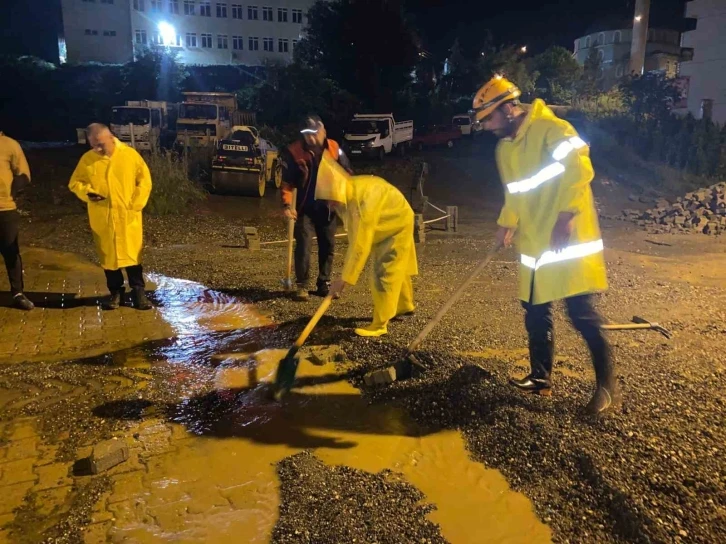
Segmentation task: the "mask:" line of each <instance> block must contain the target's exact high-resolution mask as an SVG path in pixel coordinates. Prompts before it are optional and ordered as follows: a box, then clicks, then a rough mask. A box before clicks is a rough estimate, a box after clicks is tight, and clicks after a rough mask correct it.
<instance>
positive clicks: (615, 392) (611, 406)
mask: <svg viewBox="0 0 726 544" xmlns="http://www.w3.org/2000/svg"><path fill="white" fill-rule="evenodd" d="M622 405H623V399H622V396H621V394H620V387H618V385H617V384H616V383H613V384H611V385H609V386H604V385H598V386H597V389H596V390H595V394H594V395H593V396H592V398H591V399H590V402H588V403H587V406H585V413H586V414H588V415H591V416H599V415H601V414H603V413H605V412H613V411H617V410H620V408H622Z"/></svg>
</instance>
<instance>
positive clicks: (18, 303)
mask: <svg viewBox="0 0 726 544" xmlns="http://www.w3.org/2000/svg"><path fill="white" fill-rule="evenodd" d="M13 308H17V309H18V310H25V311H26V312H29V311H30V310H32V309H33V308H35V304H33V303H32V302H30V300H28V297H26V296H25V295H24V294H23V293H18V294H17V295H15V296H14V297H13Z"/></svg>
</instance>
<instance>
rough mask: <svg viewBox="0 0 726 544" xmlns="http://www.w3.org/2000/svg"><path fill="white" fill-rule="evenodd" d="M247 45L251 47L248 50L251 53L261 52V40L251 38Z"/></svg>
mask: <svg viewBox="0 0 726 544" xmlns="http://www.w3.org/2000/svg"><path fill="white" fill-rule="evenodd" d="M247 45H248V46H249V47H248V49H249V50H250V51H259V50H260V40H259V38H250V39H249V40H248V43H247Z"/></svg>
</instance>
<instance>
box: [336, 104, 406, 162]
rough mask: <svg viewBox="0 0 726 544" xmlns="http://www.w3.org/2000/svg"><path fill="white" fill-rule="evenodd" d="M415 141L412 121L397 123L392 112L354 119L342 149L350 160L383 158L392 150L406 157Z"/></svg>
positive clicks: (346, 131)
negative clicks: (408, 149) (363, 157)
mask: <svg viewBox="0 0 726 544" xmlns="http://www.w3.org/2000/svg"><path fill="white" fill-rule="evenodd" d="M412 139H413V121H401V122H396V120H395V119H394V118H393V114H392V113H374V114H360V113H357V114H355V115H354V116H353V119H352V120H351V122H350V125H349V126H348V128H347V129H346V130H345V133H344V135H343V148H344V150H345V152H346V153H347V154H348V156H350V157H356V156H368V157H374V158H378V159H383V157H385V156H386V155H388V154H389V153H391V152H392V151H397V152H398V153H400V154H404V153H405V151H406V148H407V147H409V145H410V144H411V140H412Z"/></svg>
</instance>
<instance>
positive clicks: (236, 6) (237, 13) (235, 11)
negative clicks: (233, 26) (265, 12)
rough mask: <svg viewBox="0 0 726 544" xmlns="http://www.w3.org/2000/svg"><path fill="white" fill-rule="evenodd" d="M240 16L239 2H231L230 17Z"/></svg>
mask: <svg viewBox="0 0 726 544" xmlns="http://www.w3.org/2000/svg"><path fill="white" fill-rule="evenodd" d="M241 18H242V5H241V4H232V19H241Z"/></svg>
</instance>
